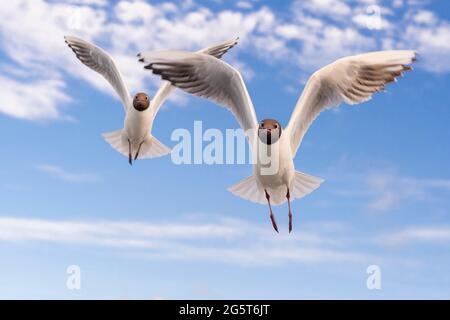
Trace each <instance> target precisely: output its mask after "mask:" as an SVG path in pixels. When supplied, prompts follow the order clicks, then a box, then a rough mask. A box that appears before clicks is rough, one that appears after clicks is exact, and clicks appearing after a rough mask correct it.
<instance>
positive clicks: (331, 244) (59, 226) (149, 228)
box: [0, 217, 372, 265]
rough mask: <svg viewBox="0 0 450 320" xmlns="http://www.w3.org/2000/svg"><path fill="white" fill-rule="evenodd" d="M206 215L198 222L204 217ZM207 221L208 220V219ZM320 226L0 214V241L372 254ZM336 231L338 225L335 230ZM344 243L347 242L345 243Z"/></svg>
mask: <svg viewBox="0 0 450 320" xmlns="http://www.w3.org/2000/svg"><path fill="white" fill-rule="evenodd" d="M205 220H206V219H205V217H203V218H202V221H205ZM210 220H211V219H210ZM319 227H320V224H318V225H317V226H313V227H311V230H314V231H311V230H308V227H307V226H303V229H302V232H300V233H298V234H290V235H289V234H285V235H283V234H280V235H278V234H275V233H274V231H273V230H272V229H271V227H270V224H266V225H264V226H255V225H251V224H250V223H249V222H247V221H244V220H236V219H226V218H214V219H213V220H212V221H210V222H198V221H192V219H190V220H187V221H182V222H177V223H149V222H137V221H114V222H111V221H61V220H50V219H29V218H13V217H0V241H3V242H5V241H8V242H18V243H20V242H29V241H33V242H36V241H37V242H49V243H63V244H72V245H89V246H105V247H111V248H116V249H117V250H120V249H126V251H127V252H130V250H135V251H133V252H138V253H139V254H142V255H143V256H144V257H150V258H158V259H182V260H207V261H219V262H224V263H231V264H241V265H270V264H284V263H288V262H293V263H320V262H331V261H333V262H340V263H351V262H361V261H365V260H369V259H371V258H372V257H370V256H368V255H366V254H363V253H359V252H355V251H352V249H351V248H349V247H348V246H346V247H345V248H341V249H340V248H339V246H340V244H341V242H340V241H339V240H340V239H341V238H342V237H343V235H344V234H346V231H344V232H341V233H340V234H339V232H336V229H333V230H335V232H334V233H330V232H333V231H332V230H331V229H329V228H328V229H326V230H325V232H324V233H323V234H319V233H318V229H320V228H319ZM337 230H339V229H337ZM347 244H348V243H347Z"/></svg>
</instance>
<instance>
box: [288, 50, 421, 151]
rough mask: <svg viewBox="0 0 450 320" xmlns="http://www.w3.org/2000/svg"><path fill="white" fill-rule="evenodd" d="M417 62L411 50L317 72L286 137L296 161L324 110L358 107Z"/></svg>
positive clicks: (350, 61) (357, 58) (375, 54)
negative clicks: (304, 139) (302, 144)
mask: <svg viewBox="0 0 450 320" xmlns="http://www.w3.org/2000/svg"><path fill="white" fill-rule="evenodd" d="M415 59H416V53H415V52H414V51H409V50H395V51H378V52H371V53H365V54H360V55H355V56H350V57H345V58H342V59H339V60H337V61H335V62H333V63H331V64H329V65H327V66H325V67H324V68H322V69H320V70H318V71H316V72H315V73H314V74H313V75H312V76H311V77H310V78H309V80H308V82H307V83H306V85H305V88H304V90H303V93H302V95H301V96H300V98H299V100H298V101H297V105H296V106H295V109H294V112H293V113H292V116H291V119H290V121H289V124H288V126H287V128H286V133H287V134H289V135H290V141H291V150H292V156H293V157H294V156H295V154H296V152H297V149H298V147H299V146H300V144H301V141H302V139H303V137H304V135H305V133H306V131H307V130H308V128H309V126H310V125H311V123H312V122H313V121H314V119H316V117H317V116H318V115H319V114H320V112H322V111H323V110H325V109H327V108H330V107H333V106H338V105H339V104H341V103H342V102H346V103H348V104H351V105H353V104H358V103H361V102H364V101H367V100H370V98H371V97H372V95H373V94H374V93H375V92H379V91H382V90H384V86H385V85H386V84H388V83H390V82H393V81H396V78H397V77H398V76H401V75H402V73H403V72H404V71H408V70H411V68H410V67H409V65H410V64H411V63H413V62H414V61H415Z"/></svg>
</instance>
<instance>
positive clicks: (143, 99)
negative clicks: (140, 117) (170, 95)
mask: <svg viewBox="0 0 450 320" xmlns="http://www.w3.org/2000/svg"><path fill="white" fill-rule="evenodd" d="M149 106H150V97H149V96H148V95H147V94H145V93H143V92H139V93H136V95H135V96H134V99H133V107H134V108H135V109H136V110H137V111H144V110H147V109H148V107H149Z"/></svg>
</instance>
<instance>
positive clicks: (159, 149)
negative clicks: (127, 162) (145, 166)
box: [137, 135, 171, 159]
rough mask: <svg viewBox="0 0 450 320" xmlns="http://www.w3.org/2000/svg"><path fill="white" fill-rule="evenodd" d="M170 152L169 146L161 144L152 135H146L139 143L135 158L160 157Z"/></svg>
mask: <svg viewBox="0 0 450 320" xmlns="http://www.w3.org/2000/svg"><path fill="white" fill-rule="evenodd" d="M170 152H171V150H170V148H169V147H167V146H165V145H164V144H162V143H161V142H160V141H159V140H158V139H156V138H155V137H153V136H150V135H149V136H148V137H147V138H146V139H145V140H144V142H143V143H142V145H141V148H140V150H139V155H138V157H137V159H148V158H156V157H162V156H165V155H167V154H169V153H170Z"/></svg>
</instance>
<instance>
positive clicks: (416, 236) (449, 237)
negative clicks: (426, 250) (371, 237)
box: [379, 226, 450, 245]
mask: <svg viewBox="0 0 450 320" xmlns="http://www.w3.org/2000/svg"><path fill="white" fill-rule="evenodd" d="M379 241H380V242H381V243H383V244H385V245H406V244H410V243H413V242H414V243H443V244H449V243H450V227H448V226H439V227H427V226H416V227H410V228H407V229H405V230H401V231H398V232H393V233H388V234H384V235H383V236H381V237H380V238H379Z"/></svg>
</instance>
